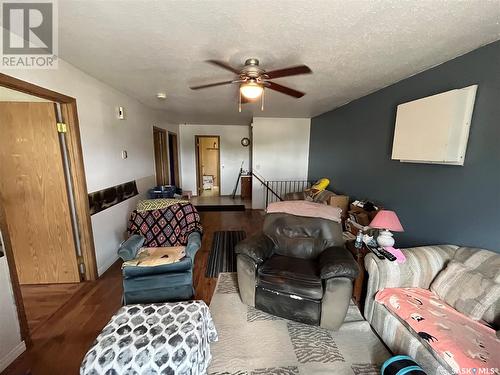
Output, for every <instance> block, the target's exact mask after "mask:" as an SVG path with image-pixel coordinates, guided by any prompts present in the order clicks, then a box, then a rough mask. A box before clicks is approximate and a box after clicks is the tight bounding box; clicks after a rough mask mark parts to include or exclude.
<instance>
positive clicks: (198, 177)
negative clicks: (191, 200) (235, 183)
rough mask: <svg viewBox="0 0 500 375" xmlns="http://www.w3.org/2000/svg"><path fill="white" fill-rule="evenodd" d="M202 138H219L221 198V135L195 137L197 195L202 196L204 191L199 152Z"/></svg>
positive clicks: (218, 154)
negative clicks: (201, 193)
mask: <svg viewBox="0 0 500 375" xmlns="http://www.w3.org/2000/svg"><path fill="white" fill-rule="evenodd" d="M200 138H217V144H218V145H219V149H218V150H217V164H219V166H218V168H217V178H218V179H219V196H220V195H221V192H222V180H221V178H220V176H221V173H220V170H221V167H220V135H195V136H194V149H195V155H196V161H195V163H196V168H195V169H196V195H200V192H201V191H202V189H203V181H202V178H203V177H202V175H201V173H200V172H201V171H200V169H201V166H200V150H199V146H198V144H199V142H198V140H199V139H200Z"/></svg>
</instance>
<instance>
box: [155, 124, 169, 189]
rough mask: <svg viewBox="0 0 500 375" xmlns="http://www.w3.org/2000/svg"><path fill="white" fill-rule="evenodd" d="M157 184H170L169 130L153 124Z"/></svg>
mask: <svg viewBox="0 0 500 375" xmlns="http://www.w3.org/2000/svg"><path fill="white" fill-rule="evenodd" d="M153 145H154V151H155V169H156V185H158V186H162V185H168V182H169V181H168V179H169V176H168V154H167V131H166V130H165V129H161V128H157V127H156V126H153Z"/></svg>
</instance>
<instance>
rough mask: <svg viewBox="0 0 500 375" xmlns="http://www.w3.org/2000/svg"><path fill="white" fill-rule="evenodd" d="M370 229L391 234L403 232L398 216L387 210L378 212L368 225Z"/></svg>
mask: <svg viewBox="0 0 500 375" xmlns="http://www.w3.org/2000/svg"><path fill="white" fill-rule="evenodd" d="M370 227H372V228H377V229H387V230H392V231H393V232H404V229H403V226H402V225H401V223H400V221H399V219H398V215H396V213H395V212H394V211H389V210H380V211H379V212H378V213H377V215H375V217H374V218H373V220H372V222H371V223H370Z"/></svg>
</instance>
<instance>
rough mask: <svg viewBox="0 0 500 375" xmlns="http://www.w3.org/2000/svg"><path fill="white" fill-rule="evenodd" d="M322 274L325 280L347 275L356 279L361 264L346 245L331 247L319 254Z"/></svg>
mask: <svg viewBox="0 0 500 375" xmlns="http://www.w3.org/2000/svg"><path fill="white" fill-rule="evenodd" d="M319 267H320V276H321V278H322V279H323V280H325V279H331V278H333V277H347V278H349V279H351V280H354V279H355V278H356V277H358V275H359V266H358V264H357V263H356V261H355V260H354V258H353V256H352V254H351V253H350V252H349V250H347V249H346V248H344V247H339V246H335V247H329V248H327V249H325V250H323V252H322V253H321V254H320V255H319Z"/></svg>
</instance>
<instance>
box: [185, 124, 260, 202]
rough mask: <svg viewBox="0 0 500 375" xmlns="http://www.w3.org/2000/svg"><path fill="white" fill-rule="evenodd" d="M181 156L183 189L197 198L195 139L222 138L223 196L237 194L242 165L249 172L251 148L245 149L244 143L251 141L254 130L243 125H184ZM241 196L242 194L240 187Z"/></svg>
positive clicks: (221, 175)
mask: <svg viewBox="0 0 500 375" xmlns="http://www.w3.org/2000/svg"><path fill="white" fill-rule="evenodd" d="M179 132H180V142H179V143H180V154H181V174H182V178H181V181H182V189H184V190H191V191H192V192H193V194H194V195H196V156H195V150H196V149H195V143H194V142H195V135H218V136H220V164H221V171H220V172H221V173H220V180H221V195H230V194H231V193H232V192H233V189H234V185H235V184H236V179H237V178H238V173H239V171H240V167H241V162H242V161H243V162H244V165H243V169H249V162H250V147H243V146H242V145H241V143H240V142H241V139H242V138H244V137H250V127H249V126H241V125H192V124H181V125H180V126H179ZM237 194H239V187H238V191H237Z"/></svg>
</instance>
